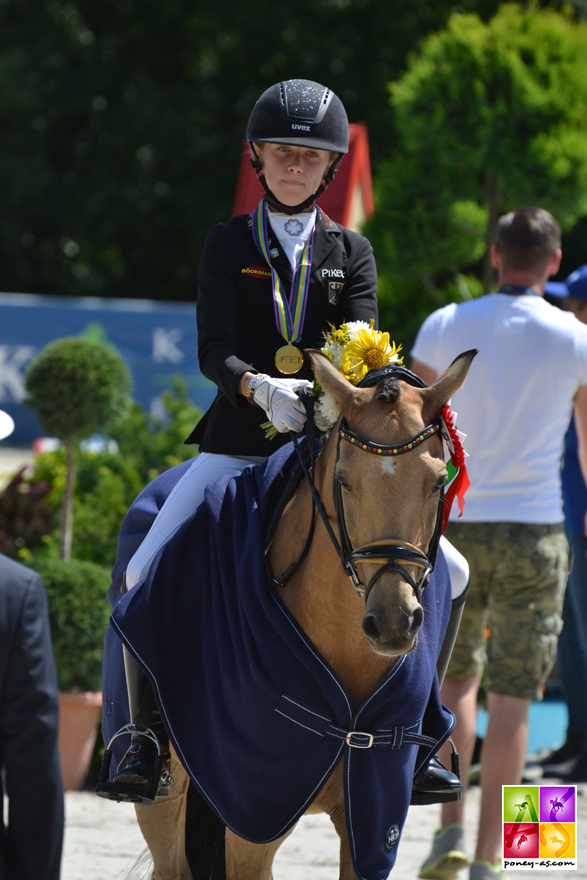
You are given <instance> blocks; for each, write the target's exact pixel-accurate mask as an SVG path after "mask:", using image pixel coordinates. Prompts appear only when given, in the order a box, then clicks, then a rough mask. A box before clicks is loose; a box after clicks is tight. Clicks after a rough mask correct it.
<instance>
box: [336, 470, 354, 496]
mask: <svg viewBox="0 0 587 880" xmlns="http://www.w3.org/2000/svg"><path fill="white" fill-rule="evenodd" d="M336 479H337V481H338V482H339V484H340V488H341V489H344V490H345V492H350V491H351V489H352V488H353V487H352V486H351V484H350V483H347V481H346V479H345V478H344V476H343V474H337V475H336Z"/></svg>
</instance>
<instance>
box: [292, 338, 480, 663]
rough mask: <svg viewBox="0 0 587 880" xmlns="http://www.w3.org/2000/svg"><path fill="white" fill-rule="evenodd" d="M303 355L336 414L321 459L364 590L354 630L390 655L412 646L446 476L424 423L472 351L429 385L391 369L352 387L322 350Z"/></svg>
mask: <svg viewBox="0 0 587 880" xmlns="http://www.w3.org/2000/svg"><path fill="white" fill-rule="evenodd" d="M308 354H309V356H310V358H311V361H312V366H313V368H314V371H315V373H316V377H317V379H318V381H319V383H320V385H321V386H322V388H323V389H324V390H325V391H327V392H328V393H329V394H331V395H332V397H333V398H334V399H335V401H336V402H337V404H338V406H339V407H340V410H341V413H342V415H341V419H340V420H339V422H338V423H337V424H336V425H335V427H334V428H333V430H332V433H331V436H330V438H329V440H328V448H329V455H328V457H329V459H331V460H333V462H334V463H333V466H332V468H333V470H332V475H333V488H334V493H333V494H334V497H335V500H336V497H337V496H338V507H339V517H338V519H339V528H340V520H341V515H342V518H343V522H344V528H343V531H344V529H346V532H347V534H348V538H349V546H350V547H352V549H353V558H354V561H355V563H356V564H355V570H356V571H357V572H358V574H359V575H360V581H361V587H360V589H361V590H362V589H363V588H365V613H364V615H363V619H362V628H363V632H364V633H365V636H366V637H367V640H368V642H369V644H370V646H371V647H372V649H373V650H374V651H375V652H376V653H378V654H383V655H386V656H390V657H394V656H399V655H400V654H405V653H407V652H409V651H412V650H413V649H414V648H415V647H416V644H417V636H418V631H419V629H420V627H421V625H422V621H423V619H424V612H423V609H422V605H421V603H420V584H421V581H422V579H423V575H424V574H425V568H426V562H425V557H426V556H427V554H428V553H429V550H430V546H431V542H432V540H433V536H434V534H435V528H436V526H437V520H438V517H439V515H440V499H441V493H442V489H443V486H444V484H445V482H446V477H447V470H446V465H445V463H444V456H443V448H442V439H441V436H440V431H439V430H438V428H435V430H434V431H431V432H430V433H429V434H428V435H427V434H426V431H425V429H426V428H427V427H429V426H434V424H435V423H437V422H438V420H439V418H440V415H441V412H442V409H443V407H444V406H445V404H446V403H447V402H448V400H449V398H450V397H451V396H452V395H453V394H454V393H455V391H457V390H458V389H459V388H460V387H461V385H462V384H463V382H464V381H465V378H466V375H467V372H468V370H469V366H470V364H471V361H472V360H473V358H474V356H475V354H476V351H469V352H465V353H464V354H461V355H459V357H458V358H456V359H455V360H454V361H453V363H452V364H451V365H450V367H449V368H448V370H447V371H446V372H445V373H444V374H443V375H442V376H440V378H439V379H438V380H437V381H436V382H435V383H434V384H433V385H432V386H430V387H429V388H420V387H415V386H413V385H412V384H409V383H408V382H406V381H404V380H403V379H402V378H401V371H399V372H398V374H397V375H396V376H394V375H393V374H391V375H383V376H382V378H381V379H380V380H379V381H378V382H377V384H375V385H374V386H372V387H355V386H353V385H352V384H351V383H350V382H349V381H348V380H347V379H345V378H344V376H343V375H342V374H341V373H340V372H339V371H338V370H337V369H336V368H335V367H334V366H333V365H332V364H331V362H330V361H329V359H328V358H327V357H325V356H324V355H323V354H321V353H320V352H317V351H310V352H308ZM398 377H399V378H398ZM422 437H424V438H425V439H423V440H422V439H420V438H422ZM416 440H417V442H415V441H416ZM413 441H414V442H413ZM393 449H395V450H396V451H395V452H393ZM334 450H336V451H334ZM369 453H371V454H369ZM406 548H407V552H404V550H406ZM395 554H400V558H399V559H397V561H396V562H395V563H391V564H390V559H392V558H393V556H394V555H395Z"/></svg>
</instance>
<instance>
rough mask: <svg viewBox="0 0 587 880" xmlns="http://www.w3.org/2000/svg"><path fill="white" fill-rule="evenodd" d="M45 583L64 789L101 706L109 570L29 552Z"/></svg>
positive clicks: (83, 767)
mask: <svg viewBox="0 0 587 880" xmlns="http://www.w3.org/2000/svg"><path fill="white" fill-rule="evenodd" d="M28 564H29V565H30V566H31V568H34V569H35V571H37V572H38V573H39V574H40V575H41V577H42V578H43V580H44V582H45V587H46V589H47V599H48V604H49V621H50V624H51V637H52V640H53V652H54V655H55V665H56V667H57V680H58V683H59V689H60V691H61V696H60V712H61V715H60V724H59V749H60V754H61V763H62V769H63V779H64V783H65V787H66V788H67V789H73V790H77V789H79V788H81V787H82V786H83V784H84V781H85V778H86V775H87V772H88V767H89V764H90V760H91V757H92V752H93V749H94V745H95V742H96V734H97V725H98V719H99V715H100V708H101V705H102V698H101V694H100V685H101V675H102V655H103V641H104V633H105V632H106V627H107V626H108V619H109V615H110V606H109V604H108V601H107V599H106V591H107V589H108V586H109V584H110V571H109V569H107V568H103V567H102V566H99V565H94V564H93V563H91V562H80V561H79V560H75V559H73V560H71V561H70V562H64V561H63V560H61V559H56V558H49V557H33V558H32V559H30V560H29V562H28Z"/></svg>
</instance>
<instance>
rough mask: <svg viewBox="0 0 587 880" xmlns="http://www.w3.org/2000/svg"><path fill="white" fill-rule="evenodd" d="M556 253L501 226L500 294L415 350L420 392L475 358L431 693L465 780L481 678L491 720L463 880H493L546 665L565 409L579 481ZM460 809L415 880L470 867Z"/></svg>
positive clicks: (453, 811)
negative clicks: (456, 572) (454, 553)
mask: <svg viewBox="0 0 587 880" xmlns="http://www.w3.org/2000/svg"><path fill="white" fill-rule="evenodd" d="M560 242H561V232H560V227H559V225H558V223H557V222H556V220H555V219H554V217H552V215H551V214H549V213H548V212H547V211H544V210H542V209H540V208H520V209H518V210H516V211H512V212H510V213H509V214H506V215H504V216H503V217H501V218H500V219H499V221H498V223H497V229H496V238H495V241H494V244H493V245H492V249H491V256H492V260H493V265H494V267H495V268H496V269H497V276H498V289H497V290H496V291H495V292H492V293H490V294H488V295H487V296H482V297H479V298H478V299H474V300H471V301H470V302H465V303H459V304H458V305H456V304H451V305H448V306H445V307H444V308H442V309H439V310H437V311H436V312H434V313H433V314H432V315H430V316H429V317H428V318H427V319H426V321H425V322H424V324H423V325H422V327H421V328H420V331H419V333H418V336H417V338H416V342H415V344H414V347H413V349H412V369H413V370H414V372H415V373H417V374H418V375H420V376H421V377H422V378H423V379H424V380H425V381H426V382H428V383H431V382H432V381H434V379H435V378H436V375H437V374H440V373H442V371H443V370H444V369H445V367H446V365H447V364H449V363H450V362H451V360H452V359H453V358H454V357H455V355H456V354H458V352H459V351H463V350H465V349H468V348H477V349H478V350H479V354H478V355H477V357H476V359H475V361H474V363H473V365H472V366H471V369H470V371H469V375H468V377H467V382H466V385H465V386H464V387H463V388H462V389H460V390H459V391H458V392H457V393H456V394H455V395H454V397H453V400H452V402H451V406H452V408H453V409H454V411H455V412H456V413H458V424H459V427H460V428H461V429H462V430H463V431H465V432H466V434H467V452H468V453H469V458H468V459H467V469H468V472H469V478H470V481H471V486H470V489H469V490H468V492H467V501H466V504H465V507H464V510H463V512H462V517H461V518H460V519H457V518H456V517H454V516H452V515H451V518H450V521H449V523H448V526H447V529H446V535H447V537H448V539H449V540H450V541H451V542H452V543H454V544H455V546H456V547H457V549H458V550H460V552H461V553H462V554H463V556H465V558H466V559H467V562H468V563H469V565H470V568H471V585H470V590H469V595H468V597H467V602H466V604H465V608H464V611H463V618H462V622H461V626H460V629H459V633H458V636H457V639H456V642H455V647H454V650H453V653H452V657H451V660H450V663H449V666H448V669H447V673H446V678H445V681H444V684H443V687H442V690H441V695H442V700H443V703H444V704H445V705H446V706H448V708H449V709H452V710H453V712H454V713H455V715H456V717H457V726H456V730H455V743H456V745H457V748H458V751H459V753H460V756H461V767H462V772H463V780H464V781H466V779H467V777H468V773H469V765H470V761H471V757H472V754H473V747H474V743H475V719H476V711H477V692H478V688H479V684H480V682H481V677H482V674H483V672H484V671H485V676H486V677H485V685H486V691H487V709H488V715H489V721H488V727H487V733H486V735H485V738H484V744H483V750H482V752H481V810H480V819H479V830H478V835H477V845H476V852H475V858H474V861H473V863H472V864H471V866H470V871H469V877H470V880H494V878H496V876H500V875H501V871H500V867H499V861H500V856H501V851H502V785H518V784H519V783H520V780H521V778H522V772H523V769H524V765H525V760H526V748H527V738H528V710H529V707H530V703H531V702H532V700H535V699H541V698H542V685H543V683H544V680H545V679H546V677H547V675H548V673H549V671H550V669H551V667H552V665H553V663H554V660H555V656H556V644H557V637H558V634H559V632H560V628H561V612H562V602H563V593H564V588H565V584H566V578H567V572H568V559H569V550H568V542H567V540H566V537H565V530H564V516H563V508H562V498H561V484H560V456H561V454H562V450H563V441H564V436H565V432H566V430H567V427H568V424H569V421H570V418H571V414H572V412H573V410H574V412H575V416H576V421H577V431H578V436H579V439H580V443H579V457H580V460H581V462H582V465H583V468H584V470H585V472H586V473H587V328H586V327H583V326H582V325H581V324H579V322H578V321H575V320H574V318H572V316H571V315H566V314H564V313H563V312H561V311H560V310H559V309H556V308H554V307H553V306H552V305H550V304H549V303H547V302H546V301H545V299H544V286H545V284H546V282H547V281H548V279H549V277H550V276H551V275H554V274H556V272H557V271H558V268H559V265H560V261H561V249H560ZM487 630H489V635H488V636H487ZM464 807H465V799H464V798H463V799H462V800H460V801H458V802H455V803H446V804H443V807H442V818H441V826H442V827H441V829H440V830H439V831H438V832H437V834H436V835H435V838H434V841H433V846H432V851H431V853H430V855H429V856H428V857H427V859H426V860H425V861H424V863H423V865H422V867H421V870H420V875H419V876H420V877H422V878H425V880H449V878H451V877H455V876H456V875H457V873H458V871H459V870H461V869H462V868H464V867H465V866H466V865H467V864H468V857H467V853H466V851H465V847H464V829H463V825H464V822H463V820H464Z"/></svg>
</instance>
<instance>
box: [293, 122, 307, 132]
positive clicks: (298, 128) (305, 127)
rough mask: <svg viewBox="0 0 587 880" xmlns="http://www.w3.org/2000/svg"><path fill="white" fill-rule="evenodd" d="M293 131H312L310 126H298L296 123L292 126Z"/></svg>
mask: <svg viewBox="0 0 587 880" xmlns="http://www.w3.org/2000/svg"><path fill="white" fill-rule="evenodd" d="M292 129H293V130H294V131H310V126H309V125H298V124H297V123H294V124H293V125H292Z"/></svg>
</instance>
